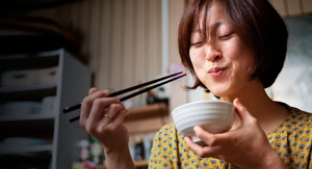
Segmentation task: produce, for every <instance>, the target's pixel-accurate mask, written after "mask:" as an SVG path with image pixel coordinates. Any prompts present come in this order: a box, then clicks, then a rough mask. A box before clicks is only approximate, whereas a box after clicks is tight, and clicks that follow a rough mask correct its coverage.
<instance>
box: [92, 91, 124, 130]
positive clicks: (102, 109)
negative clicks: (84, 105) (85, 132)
mask: <svg viewBox="0 0 312 169" xmlns="http://www.w3.org/2000/svg"><path fill="white" fill-rule="evenodd" d="M114 103H119V100H118V99H117V98H112V97H110V98H98V99H95V100H94V102H93V105H92V108H91V112H90V115H89V118H88V119H87V122H86V123H88V127H89V130H93V129H95V126H96V125H97V124H98V121H100V120H101V119H102V118H106V119H109V120H110V118H107V117H104V115H107V116H108V117H112V115H110V114H112V113H110V114H109V112H108V111H107V109H108V108H109V107H111V106H112V105H114ZM118 105H120V104H118ZM108 122H109V121H108Z"/></svg>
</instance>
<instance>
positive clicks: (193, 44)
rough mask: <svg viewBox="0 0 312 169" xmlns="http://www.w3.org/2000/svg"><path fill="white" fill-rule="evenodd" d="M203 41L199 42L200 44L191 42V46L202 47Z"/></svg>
mask: <svg viewBox="0 0 312 169" xmlns="http://www.w3.org/2000/svg"><path fill="white" fill-rule="evenodd" d="M202 43H203V42H202V41H198V42H191V46H196V45H200V44H202Z"/></svg>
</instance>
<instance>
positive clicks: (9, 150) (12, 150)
mask: <svg viewBox="0 0 312 169" xmlns="http://www.w3.org/2000/svg"><path fill="white" fill-rule="evenodd" d="M52 147H53V145H52V144H47V145H38V146H26V147H25V146H23V147H22V146H16V145H14V146H10V147H8V146H6V147H2V146H0V150H1V151H0V155H6V154H23V153H37V152H46V151H48V152H51V151H52Z"/></svg>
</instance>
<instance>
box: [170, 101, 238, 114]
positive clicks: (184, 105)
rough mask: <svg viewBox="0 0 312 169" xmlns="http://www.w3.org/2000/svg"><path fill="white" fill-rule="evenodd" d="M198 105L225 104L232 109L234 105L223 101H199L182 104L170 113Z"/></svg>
mask: <svg viewBox="0 0 312 169" xmlns="http://www.w3.org/2000/svg"><path fill="white" fill-rule="evenodd" d="M200 103H222V104H223V103H225V104H227V105H229V106H233V107H234V105H233V104H232V103H231V102H228V101H223V100H200V101H193V102H189V103H185V104H182V105H180V106H178V107H176V108H174V109H173V110H172V111H171V113H173V112H175V111H177V110H178V109H181V108H184V107H187V106H191V105H193V104H200Z"/></svg>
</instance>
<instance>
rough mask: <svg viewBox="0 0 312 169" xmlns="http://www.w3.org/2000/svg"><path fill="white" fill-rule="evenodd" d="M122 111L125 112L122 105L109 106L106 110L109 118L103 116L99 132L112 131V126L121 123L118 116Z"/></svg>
mask: <svg viewBox="0 0 312 169" xmlns="http://www.w3.org/2000/svg"><path fill="white" fill-rule="evenodd" d="M122 110H125V108H124V106H123V105H122V104H112V105H110V106H109V108H108V109H107V110H106V114H107V116H103V118H102V119H101V124H100V125H98V128H97V132H103V131H105V130H112V126H110V125H111V124H113V123H116V120H117V123H119V122H118V121H120V119H118V116H119V115H118V114H119V113H120V112H121V113H123V112H122ZM116 125H117V124H116Z"/></svg>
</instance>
